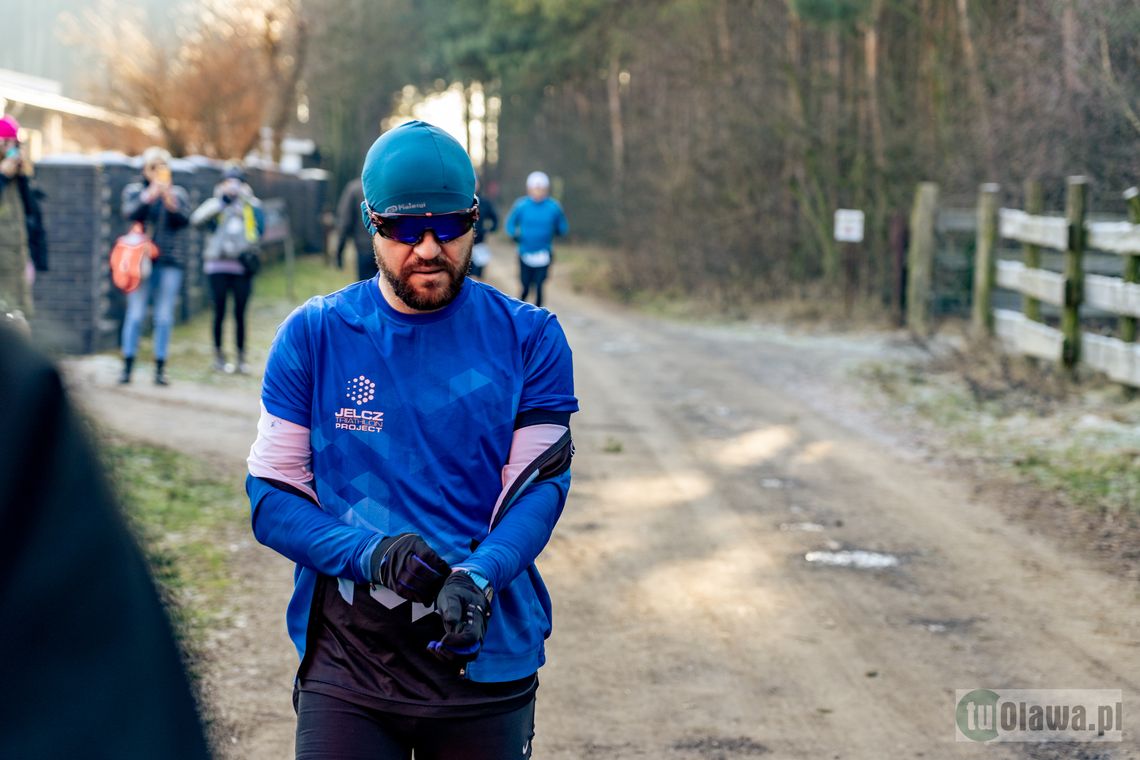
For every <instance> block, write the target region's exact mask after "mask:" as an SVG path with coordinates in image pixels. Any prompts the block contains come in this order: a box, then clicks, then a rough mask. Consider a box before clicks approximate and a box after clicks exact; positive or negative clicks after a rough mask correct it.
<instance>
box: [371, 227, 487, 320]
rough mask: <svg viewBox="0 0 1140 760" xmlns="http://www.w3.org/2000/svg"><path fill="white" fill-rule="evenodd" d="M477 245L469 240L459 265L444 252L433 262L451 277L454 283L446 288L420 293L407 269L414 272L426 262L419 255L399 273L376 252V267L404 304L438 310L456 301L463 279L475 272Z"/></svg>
mask: <svg viewBox="0 0 1140 760" xmlns="http://www.w3.org/2000/svg"><path fill="white" fill-rule="evenodd" d="M472 247H473V245H472V244H471V243H468V245H467V250H466V251H464V253H463V258H462V259H461V261H460V263H459V265H458V266H452V264H451V261H450V260H448V259H447V257H446V256H444V255H443V254H442V253H441V254H440V255H439V256H438V257H437V258H436V259H435V261H434V262H433V263H435V264H437V265H438V266H440V267H441V268H443V269H444V270H445V271H446V272H447V273H448V275H450V277H451V284H450V285H449V286H447V287H445V288H440V289H437V290H433V291H429V292H427V293H422V294H421V293H418V292H416V290H415V288H413V287H412V286H411V284H410V283H409V282H408V276H407V275H405V274H404V272H407V271H411V270H413V269H415V268H416V267H417V266H420V265H421V264H423V263H424V261H423V259H421V258H420V257H419V256H416V255H415V254H412V256H411V257H410V258H409V259H408V260H407V261H406V262H405V263H404V267H403V270H402V271H401V273H400V274H399V275H397V274H396V273H395V272H393V271H392V270H391V269H389V268H388V267H387V266H385V264H384V260H383V259H382V258H381V257H380V255H379V254H377V255H376V266H377V267H378V268H379V269H380V274H381V275H382V276H383V277H384V279H385V280H387V282H388V284H389V285H390V286H391V287H392V292H393V293H395V294H396V297H397V298H399V299H400V300H401V301H403V302H404V304H405V305H406V306H407V307H408V308H410V309H415V310H416V311H435V310H437V309H442V308H443V307H444V306H447V305H448V304H449V303H451V302H452V301H454V300H455V298H456V296H458V295H459V291H460V290H462V289H463V282H464V280H466V279H467V273H468V272H469V271H471V249H472Z"/></svg>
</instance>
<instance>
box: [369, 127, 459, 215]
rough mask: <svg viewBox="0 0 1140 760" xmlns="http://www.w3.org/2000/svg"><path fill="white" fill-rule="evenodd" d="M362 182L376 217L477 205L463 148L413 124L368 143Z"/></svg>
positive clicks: (436, 131)
mask: <svg viewBox="0 0 1140 760" xmlns="http://www.w3.org/2000/svg"><path fill="white" fill-rule="evenodd" d="M360 180H361V182H362V183H363V185H364V198H365V200H366V201H367V202H368V205H369V206H371V207H372V210H373V211H375V212H377V213H379V214H428V213H431V214H445V213H448V212H450V211H460V210H462V209H468V208H471V206H472V204H474V202H475V169H474V167H472V165H471V158H470V157H469V156H468V155H467V151H465V150H464V149H463V146H462V145H460V144H459V142H458V141H457V140H456V139H455V138H454V137H452V136H451V135H449V134H447V133H446V132H444V131H443V130H442V129H440V128H439V127H434V126H432V125H431V124H426V123H424V122H422V121H412V122H409V123H407V124H401V125H400V126H398V127H396V128H394V129H390V130H388V131H387V132H385V133H384V134H382V135H380V137H378V138H377V139H376V142H374V143H372V147H371V148H369V149H368V155H367V156H365V158H364V171H363V172H361V175H360Z"/></svg>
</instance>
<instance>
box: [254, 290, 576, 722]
mask: <svg viewBox="0 0 1140 760" xmlns="http://www.w3.org/2000/svg"><path fill="white" fill-rule="evenodd" d="M262 402H263V404H264V405H265V408H266V410H267V411H268V412H269V413H270V414H272V415H274V416H276V417H280V418H282V419H285V420H288V421H290V422H293V423H295V424H297V425H301V426H303V427H306V428H308V429H309V430H310V445H311V449H312V473H313V477H314V482H313V484H312V485H313V487H314V489H315V491H316V493H317V496H318V498H319V501H320V508H319V510H318V508H317V507H316V506H315V505H311V504H309V503H307V502H305V503H304V504H300V502H301V500H300V498H299V497H296V496H292V495H289V496H285V495H283V494H282V492H280V491H278V490H277V489H275V488H273V487H272V486H271V485H268V484H267V483H266V482H265V481H261V480H259V479H257V478H251V479H250V481H249V485H248V488H249V491H250V498H251V504H252V508H253V511H254V514H253V520H254V524H255V530H257V531H259V537H260V536H262V535H268V536H271V539H272V540H270V541H266V543H269V544H270V545H272V546H273V547H274V548H275V549H277V550H278V551H281V552H282V553H283V554H286V555H287V556H290V557H292V558H294V559H295V560H297V561H298V567H297V572H296V576H295V580H296V585H295V589H294V595H293V599H292V601H291V602H290V606H289V612H288V625H289V632H290V635H291V637H292V639H293V641H294V644H295V645H296V646H297V648H298V651H299V653H300V654H301V656H302V672H301V673H300V678H301V684H302V688H305V687H306V686H307V685H308V684H307V683H306V677H307V675H312V676H313V677H314V679H315V680H319V681H320V682H321V683H326V684H328V683H330V682H331V686H332V687H333V689H332V690H331V691H330V690H329V689H321V687H317V689H315V690H325V691H326V692H327V693H332V694H333V695H334V696H344V695H343V692H344V691H345V690H348V691H350V692H355V693H364V696H365V698H364V699H363V700H361V701H364V702H366V703H368V704H377V706H380V707H391V705H392V704H394V703H395V704H397V711H404V712H408V713H409V714H421V711H417V709H416V707H417V706H418V705H428V706H430V705H432V704H447V703H450V704H454V705H456V706H462V705H463V704H466V703H468V702H478V701H479V695H480V693H481V692H478V690H477V689H476V690H475V691H472V689H473V688H475V687H476V686H478V685H479V684H483V685H486V686H488V687H489V688H491V689H492V690H491V691H490V692H486V693H487V695H488V696H493V695H495V694H496V693H497V694H499V696H508V695H507V694H505V693H502V692H494V689H493V687H492V685H498V686H502V687H505V688H507V691H508V692H511V693H515V692H517V691H518V689H519V688H522V685H523V684H526V685H528V686H527V688H528V689H533V686H532V685H530V684H532V682H533V675H534V673H535V672H536V671H537V669H538V668H539V666H541V665H542V663H543V662H544V654H543V641H544V639H545V638H546V637H547V636H548V635H549V633H550V628H551V609H550V599H549V596H548V595H547V592H546V588H545V586H544V585H543V583H542V579H541V578H540V577H539V574H538V571H537V569H536V568H535V566H534V558H535V557H536V556H537V555H538V553H539V552H540V551H541V550H542V548H543V547H544V546H545V544H546V542H547V541H548V540H549V538H550V534H551V531H552V530H553V528H554V523H555V522H556V521H557V519H558V516H559V515H560V513H561V510H562V507H563V505H564V504H565V500H566V493H567V491H568V489H569V484H570V473H569V472H565V473H563V474H561V475H558V476H555V477H552V478H549V479H547V480H542V481H539V482H537V483H535V484H533V485H532V486H530V488H529V489H528V490H527V491H526V492H525V493H524V494H523V495H522V496H520V497H519V499H518V500H517V501H516V502H515V505H514V506H513V507H512V509H511V511H510V512H508V513H507V514H506V516H505V517H504V518H503V520H502V522H501V523H500V524H499V525H498V526H497V527H496V529H495V531H494V533H493V534H491V535H490V536H488V533H487V531H488V524H489V521H490V519H491V514H492V509H493V507H494V505H495V503H496V500H497V499H498V497H499V494H500V492H501V491H502V489H503V483H502V477H501V470H502V468H503V466H504V465H505V464H506V462H507V460H508V455H509V453H510V447H511V440H512V435H513V433H514V429H515V421H516V418H517V417H518V416H519V415H520V414H522V413H524V412H533V411H535V410H541V411H545V412H552V413H556V414H560V415H562V416H566V415H568V414H569V413H571V412H575V411H577V409H578V403H577V399H576V398H575V396H574V384H573V371H572V363H571V353H570V348H569V346H568V345H567V342H566V338H565V335H564V334H563V332H562V329H561V327H560V326H559V324H558V321H557V319H556V318H555V317H554V316H553V315H552V314H551V313H550V312H548V311H546V310H544V309H539V308H536V307H533V306H531V305H529V304H526V303H522V302H520V301H517V300H515V299H512V298H509V297H507V296H505V295H503V294H502V293H500V292H499V291H497V290H495V289H494V288H491V287H490V286H488V285H485V284H483V283H479V282H475V281H473V280H468V281H466V283H465V284H464V286H463V289H462V290H461V291H460V294H459V295H458V296H457V297H456V299H455V300H454V301H453V302H452V303H451V304H449V305H448V306H446V307H445V308H443V309H441V310H439V311H437V312H432V313H427V314H402V313H400V312H397V311H395V310H394V309H392V308H391V307H390V306H389V305H388V303H387V302H386V301H385V300H384V297H383V296H382V294H381V293H380V290H379V285H378V281H377V279H376V278H373V279H371V280H367V281H363V282H359V283H356V284H353V285H350V286H348V287H347V288H345V289H343V290H341V291H339V292H337V293H333V294H331V295H328V296H322V297H316V298H313V299H311V300H310V301H308V302H307V303H305V304H304V305H302V306H301V307H300V308H298V309H297V310H296V311H295V312H294V313H293V314H292V315H291V316H290V317H289V318H288V319H287V320H286V321H285V322H284V324H283V325H282V326H281V328H280V329H279V331H278V334H277V337H276V339H275V341H274V343H273V346H272V348H271V350H270V356H269V361H268V365H267V367H266V371H265V378H264V383H263V388H262ZM286 498H288V499H293V500H295V502H296V503H293V502H290V503H289V504H288V505H286V506H284V507H282V506H280V505H281V504H282V503H283V501H282V500H283V499H286ZM298 505H300V506H298ZM301 509H303V510H305V515H304V517H303V518H301V519H297V512H296V511H295V510H301ZM320 512H323V513H324V514H320ZM329 516H331V517H333V518H336V521H337V522H336V523H335V524H333V523H331V522H324V521H328V520H329ZM330 526H331V527H330ZM318 531H319V533H320V538H314V534H316V533H317V532H318ZM405 531H410V532H415V533H418V534H420V535H421V536H423V538H424V539H425V540H426V541H427V542H428V543H429V544H430V545H431V546H432V547H433V548H435V550H436V551H437V552H439V554H440V555H441V556H442V557H443V558H444V559H446V560H447V561H448V562H449V563H451V564H452V565H456V564H462V565H463V566H464V567H466V568H469V569H471V570H474V571H476V572H478V573H479V574H480V575H482V576H483V577H485V578H487V579H488V580H489V581H490V582H491V584H492V586H493V587H494V588H495V591H496V593H495V597H494V601H493V605H492V614H491V618H490V621H489V623H488V628H487V635H486V638H485V640H484V645H483V649H482V651H481V653H480V655H479V658H478V659H476V660H475V661H474V662H472V663H471V664H470V666H469V667H468V668H467V674H466V679H454V678H453V679H450V680H449V679H448V678H447V677H445V676H444V675H443V674H442V673H441V672H440V671H438V670H437V669H435V666H434V665H433V664H432V663H431V661H430V659H424V658H423V657H422V655H423V654H424V652H423V651H421V650H422V647H426V644H427V640H430V638H425V637H430V636H435V637H436V638H438V632H440V631H442V627H441V625H440V623H439V618H438V615H436V614H434V613H432V612H431V611H430V610H429V609H427V608H423V607H422V606H420V605H413V604H412V603H411V602H407V601H404V600H401V599H399V598H398V597H395V596H394V595H393V594H392V593H391V592H389V591H387V590H386V589H383V588H382V587H374V586H370V585H369V583H368V581H369V580H370V578H369V577H368V574H369V572H370V567H369V562H370V558H371V553H372V549H374V548H375V546H376V544H377V543H378V542H379V540H380V538H381V537H383V536H388V535H395V534H398V533H402V532H405ZM480 542H481V543H480ZM476 543H478V548H477V549H475V550H474V551H472V546H473V545H475V544H476ZM318 590H319V591H318ZM325 592H327V593H325ZM315 600H316V603H314V602H315ZM311 625H318V626H319V628H320V630H319V631H313V630H310V626H311ZM362 632H363V633H362ZM421 638H423V639H424V640H423V641H422V642H421V641H420V639H421ZM314 642H316V643H317V648H318V649H319V650H320V651H321V655H320V656H319V657H309V658H307V657H306V648H307V647H309V646H310V645H312V644H313V643H314ZM421 645H422V647H421ZM385 649H386V650H390V651H380V650H385ZM310 654H314V653H312V652H310ZM361 657H365V658H369V661H368V662H364V663H361V662H357V660H358V659H359V658H361ZM429 658H430V656H429ZM310 660H313V661H314V662H315V663H316V662H317V661H319V663H318V664H316V665H314V669H315V670H319V671H320V673H319V679H318V678H317V675H318V674H317V673H315V672H314V673H311V674H310V673H308V672H307V671H308V670H309V668H308V663H309V661H310ZM458 680H462V683H460V682H458ZM472 682H475V683H472ZM399 704H404V705H410V706H411V707H409V709H407V710H401V709H400V708H399ZM429 712H430V711H429Z"/></svg>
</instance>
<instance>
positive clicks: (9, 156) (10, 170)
mask: <svg viewBox="0 0 1140 760" xmlns="http://www.w3.org/2000/svg"><path fill="white" fill-rule="evenodd" d="M31 176H32V164H31V161H29V160H28V159H27V158H26V157H25V156H24V155H23V152H22V151H21V148H20V123H19V122H18V121H16V119H15V118H13V117H12V116H4V117H3V118H0V315H2V316H3V317H4V318H7V319H16V320H23V319H26V318H27V317H28V316H30V315H31V313H32V283H33V282H35V273H36V270H40V271H44V270H46V269H47V241H46V237H45V235H44V226H43V215H42V214H41V213H40V206H39V193H38V191H36V190H35V189H34V188H33V187H32V185H31Z"/></svg>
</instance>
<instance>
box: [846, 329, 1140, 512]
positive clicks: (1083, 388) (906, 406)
mask: <svg viewBox="0 0 1140 760" xmlns="http://www.w3.org/2000/svg"><path fill="white" fill-rule="evenodd" d="M857 376H858V377H859V379H861V380H863V381H865V382H866V384H867V386H868V387H869V388H871V389H873V393H874V395H876V396H877V397H878V400H879V402H880V405H882V406H885V407H889V408H890V409H891V412H892V414H893V415H895V416H900V417H905V418H908V419H913V420H915V422H917V423H918V424H919V425H922V426H924V427H925V428H926V430H927V431H928V432H931V433H935V434H936V436H937V437H938V438H939V439H940V440H941V441H942V442H943V443H944V444H945V445H946V446H948V447H949V448H950V450H951V451H952V452H953V453H954V454H956V455H958V456H961V457H964V458H976V459H981V460H982V461H984V462H986V463H988V464H990V465H993V466H996V467H998V468H999V469H1000V470H1002V471H1004V472H1006V473H1007V474H1011V475H1014V476H1016V477H1017V478H1018V479H1019V480H1021V481H1022V482H1026V483H1028V484H1030V485H1032V486H1034V487H1036V488H1037V489H1040V490H1042V491H1047V492H1051V493H1054V494H1056V495H1059V496H1061V497H1062V499H1063V501H1065V502H1067V503H1069V504H1071V505H1074V506H1076V507H1078V508H1080V509H1082V510H1084V511H1086V512H1088V513H1090V514H1092V515H1095V516H1097V517H1100V518H1103V519H1105V520H1107V521H1114V520H1116V519H1117V518H1122V519H1124V520H1125V521H1128V522H1131V523H1137V524H1140V401H1137V400H1134V399H1129V398H1128V397H1127V395H1126V394H1125V392H1124V389H1123V388H1122V387H1121V386H1118V385H1115V384H1112V383H1109V382H1107V381H1104V380H1102V379H1100V378H1096V377H1085V378H1082V379H1081V382H1080V383H1075V382H1073V381H1072V380H1071V379H1069V378H1067V377H1065V376H1064V375H1062V374H1061V373H1059V372H1057V371H1055V370H1054V368H1053V367H1051V366H1048V365H1043V364H1040V363H1036V362H1034V361H1032V360H1030V359H1027V358H1024V357H1015V356H1009V355H1005V354H1002V353H1000V352H998V351H995V350H993V349H992V348H988V347H984V346H976V345H974V346H969V347H968V348H964V349H949V350H948V351H946V352H944V353H942V354H941V355H940V356H936V357H935V358H933V359H931V360H930V361H928V362H925V363H922V364H911V365H891V364H878V363H877V364H868V365H864V366H863V367H862V368H860V369H859V370H857Z"/></svg>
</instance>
